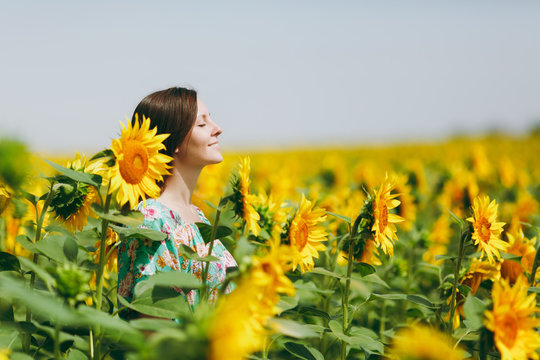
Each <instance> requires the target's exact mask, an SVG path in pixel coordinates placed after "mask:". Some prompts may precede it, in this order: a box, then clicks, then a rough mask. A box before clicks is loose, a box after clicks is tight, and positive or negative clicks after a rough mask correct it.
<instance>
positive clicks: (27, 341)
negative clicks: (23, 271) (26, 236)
mask: <svg viewBox="0 0 540 360" xmlns="http://www.w3.org/2000/svg"><path fill="white" fill-rule="evenodd" d="M54 193H55V189H54V181H53V182H52V183H51V190H50V191H49V194H48V195H47V198H46V199H45V203H44V204H43V209H42V210H41V213H40V214H39V218H38V210H37V204H36V219H37V226H36V235H35V237H34V244H36V243H37V242H38V241H39V240H40V239H41V228H42V227H43V222H44V221H45V215H46V214H47V210H48V208H49V205H50V204H51V201H52V199H53V197H54ZM38 259H39V254H36V253H34V254H33V255H32V261H33V263H34V264H37V262H38ZM35 281H36V273H35V272H32V275H30V290H31V291H32V290H33V289H34V283H35ZM26 321H27V322H31V321H32V311H31V310H30V308H26ZM23 349H24V351H25V352H26V353H28V352H29V351H30V333H26V334H25V335H24V340H23Z"/></svg>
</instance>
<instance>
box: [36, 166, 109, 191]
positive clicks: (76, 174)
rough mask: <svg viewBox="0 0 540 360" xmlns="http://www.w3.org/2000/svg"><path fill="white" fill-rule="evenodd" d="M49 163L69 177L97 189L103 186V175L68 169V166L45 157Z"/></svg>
mask: <svg viewBox="0 0 540 360" xmlns="http://www.w3.org/2000/svg"><path fill="white" fill-rule="evenodd" d="M43 160H44V161H45V162H46V163H47V164H49V165H51V166H52V167H53V168H54V169H55V170H56V171H58V172H59V173H60V174H62V175H64V176H67V177H68V178H70V179H72V180H74V181H77V182H81V183H84V184H88V185H92V186H93V187H95V188H96V189H98V190H99V187H100V186H101V176H99V175H96V174H90V173H84V172H81V171H75V170H72V169H68V168H66V167H63V166H62V165H58V164H56V163H53V162H52V161H49V160H47V159H43Z"/></svg>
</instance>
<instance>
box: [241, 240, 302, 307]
mask: <svg viewBox="0 0 540 360" xmlns="http://www.w3.org/2000/svg"><path fill="white" fill-rule="evenodd" d="M268 244H269V245H270V248H269V251H268V252H267V253H266V254H265V255H264V256H262V257H253V259H252V265H253V267H252V269H251V278H252V283H253V285H254V286H260V287H265V288H270V289H272V290H273V291H274V292H277V293H282V294H287V295H289V296H294V294H295V292H296V289H295V287H294V285H293V283H292V282H291V280H290V279H289V278H288V277H287V276H286V275H285V273H286V272H287V271H289V270H290V269H291V267H292V265H291V262H292V259H293V252H292V249H291V247H290V246H286V245H281V244H280V240H279V238H276V239H272V240H270V241H269V242H268Z"/></svg>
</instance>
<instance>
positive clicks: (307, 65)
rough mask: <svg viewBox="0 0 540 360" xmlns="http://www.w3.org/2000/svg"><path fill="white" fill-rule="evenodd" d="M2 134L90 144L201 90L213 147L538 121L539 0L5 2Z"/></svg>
mask: <svg viewBox="0 0 540 360" xmlns="http://www.w3.org/2000/svg"><path fill="white" fill-rule="evenodd" d="M0 3H1V7H0V8H1V11H0V48H1V49H2V50H1V56H0V136H8V135H9V136H16V137H18V138H19V139H22V140H23V141H25V142H26V143H27V144H28V145H29V146H30V148H31V149H32V150H34V151H37V152H48V153H50V152H57V153H63V154H67V155H70V154H73V153H74V152H75V151H82V152H88V153H92V152H95V151H99V150H101V149H103V148H105V147H108V146H110V144H111V140H112V139H113V138H116V137H117V136H118V135H119V132H120V124H119V122H120V121H124V122H125V119H126V117H131V114H132V112H133V110H134V108H135V107H136V105H137V104H138V102H139V101H140V100H141V99H142V98H143V97H144V96H146V95H148V94H149V93H151V92H153V91H156V90H161V89H165V88H168V87H171V86H188V87H192V88H194V89H196V90H197V91H198V94H199V96H200V98H201V99H202V100H203V101H204V102H205V103H206V105H207V107H208V108H209V110H210V113H211V116H212V118H213V120H214V121H215V122H216V123H218V124H219V125H220V126H221V128H222V129H223V134H222V135H221V136H220V138H221V139H220V142H221V149H222V150H229V149H230V150H236V149H259V148H276V147H306V146H307V147H317V146H324V145H345V144H347V145H363V144H370V143H377V142H393V141H400V142H404V141H405V142H414V141H432V140H437V139H444V138H447V137H449V136H453V135H455V134H480V133H483V132H486V131H490V130H493V129H499V130H504V131H507V132H510V133H514V134H520V133H523V132H525V131H527V130H528V129H530V128H531V127H532V126H533V125H534V124H538V123H539V122H540V66H539V64H540V2H539V1H525V0H516V1H499V0H475V1H464V0H454V1H403V0H399V1H386V0H380V1H317V0H313V1H299V0H289V1H279V0H276V1H197V2H194V1H189V2H187V1H185V2H183V1H110V2H104V1H92V2H75V1H54V0H51V1H47V2H42V1H24V0H22V1H1V2H0Z"/></svg>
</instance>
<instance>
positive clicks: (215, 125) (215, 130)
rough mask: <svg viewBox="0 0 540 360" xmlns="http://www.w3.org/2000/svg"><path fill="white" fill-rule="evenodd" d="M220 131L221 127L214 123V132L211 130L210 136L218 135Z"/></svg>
mask: <svg viewBox="0 0 540 360" xmlns="http://www.w3.org/2000/svg"><path fill="white" fill-rule="evenodd" d="M222 132H223V130H221V127H219V125H218V124H216V123H214V132H213V134H212V136H219V135H221V133H222Z"/></svg>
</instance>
